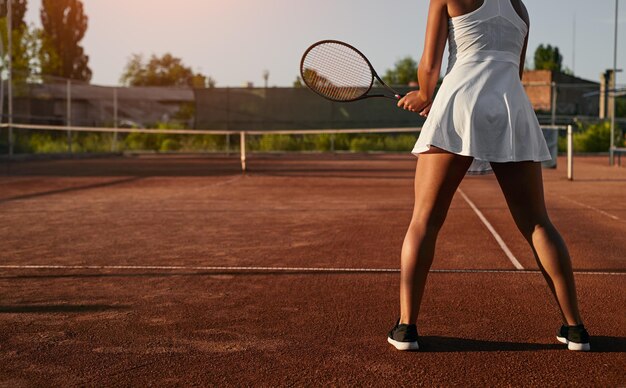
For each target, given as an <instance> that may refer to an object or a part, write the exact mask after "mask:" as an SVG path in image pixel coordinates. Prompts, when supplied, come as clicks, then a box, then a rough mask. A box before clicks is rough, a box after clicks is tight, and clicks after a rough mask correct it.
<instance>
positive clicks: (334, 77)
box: [300, 40, 376, 102]
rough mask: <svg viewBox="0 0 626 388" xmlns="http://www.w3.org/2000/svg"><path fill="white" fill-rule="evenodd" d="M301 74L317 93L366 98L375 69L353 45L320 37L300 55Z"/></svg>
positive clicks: (338, 97)
mask: <svg viewBox="0 0 626 388" xmlns="http://www.w3.org/2000/svg"><path fill="white" fill-rule="evenodd" d="M300 75H301V77H302V80H303V81H304V83H305V84H306V85H307V86H308V87H309V88H310V89H311V90H313V91H314V92H315V93H317V94H319V95H320V96H322V97H324V98H326V99H328V100H331V101H338V102H350V101H356V100H360V99H362V98H365V96H366V94H367V93H368V92H369V91H370V90H371V89H372V86H373V84H374V77H375V75H376V72H375V71H374V68H373V67H372V64H371V63H370V61H369V60H368V59H367V58H366V57H365V55H363V53H361V52H360V51H359V50H357V49H356V48H355V47H353V46H351V45H349V44H347V43H344V42H341V41H338V40H322V41H319V42H316V43H314V44H312V45H311V46H310V47H309V48H308V49H306V51H305V52H304V54H303V55H302V60H301V61H300Z"/></svg>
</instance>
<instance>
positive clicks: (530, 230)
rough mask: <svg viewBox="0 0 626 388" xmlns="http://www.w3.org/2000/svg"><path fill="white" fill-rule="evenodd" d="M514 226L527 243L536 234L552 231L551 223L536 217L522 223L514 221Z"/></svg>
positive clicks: (548, 219) (545, 218) (546, 218)
mask: <svg viewBox="0 0 626 388" xmlns="http://www.w3.org/2000/svg"><path fill="white" fill-rule="evenodd" d="M516 224H517V227H518V229H519V231H520V232H521V233H522V235H523V236H524V238H526V240H529V241H531V240H532V236H533V235H534V234H535V233H537V232H542V231H546V230H548V231H551V230H553V229H554V225H552V221H550V218H548V217H538V218H534V219H526V220H523V221H521V220H520V221H518V220H516Z"/></svg>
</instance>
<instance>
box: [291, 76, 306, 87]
mask: <svg viewBox="0 0 626 388" xmlns="http://www.w3.org/2000/svg"><path fill="white" fill-rule="evenodd" d="M292 86H293V87H294V88H297V89H299V88H303V87H304V82H302V78H300V76H297V77H296V80H295V81H293V85H292Z"/></svg>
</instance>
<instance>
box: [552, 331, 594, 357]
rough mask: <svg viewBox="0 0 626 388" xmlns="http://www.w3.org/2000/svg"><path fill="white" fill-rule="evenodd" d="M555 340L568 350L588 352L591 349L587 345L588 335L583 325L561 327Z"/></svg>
mask: <svg viewBox="0 0 626 388" xmlns="http://www.w3.org/2000/svg"><path fill="white" fill-rule="evenodd" d="M556 339H557V340H559V342H562V343H564V344H567V348H568V349H569V350H578V351H583V352H588V351H589V350H590V349H591V346H590V345H589V333H587V329H585V326H584V325H582V324H581V325H576V326H566V325H563V326H561V328H560V329H559V331H558V332H557V333H556Z"/></svg>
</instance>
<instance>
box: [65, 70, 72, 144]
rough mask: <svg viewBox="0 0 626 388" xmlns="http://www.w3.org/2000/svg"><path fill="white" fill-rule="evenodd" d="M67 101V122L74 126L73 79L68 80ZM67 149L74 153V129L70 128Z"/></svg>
mask: <svg viewBox="0 0 626 388" xmlns="http://www.w3.org/2000/svg"><path fill="white" fill-rule="evenodd" d="M65 82H66V94H67V95H66V102H65V107H66V112H65V115H66V119H65V124H66V125H67V126H68V127H71V126H72V80H69V79H68V80H66V81H65ZM67 151H68V152H69V153H70V154H71V153H72V131H70V130H69V129H68V130H67Z"/></svg>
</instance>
